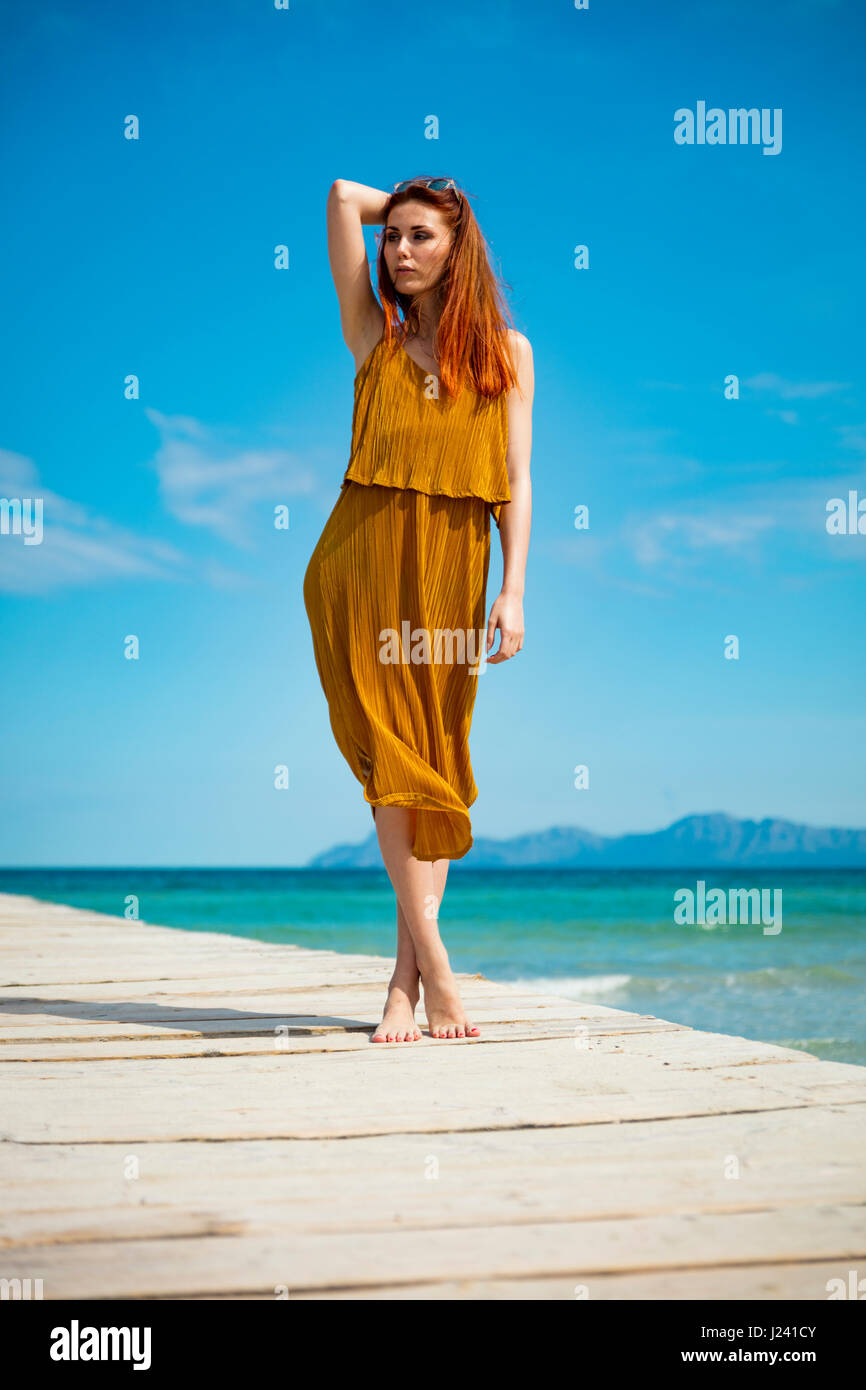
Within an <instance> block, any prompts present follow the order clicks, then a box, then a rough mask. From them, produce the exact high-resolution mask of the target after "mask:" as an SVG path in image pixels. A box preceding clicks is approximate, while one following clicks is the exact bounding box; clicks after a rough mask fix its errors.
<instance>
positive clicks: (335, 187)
mask: <svg viewBox="0 0 866 1390" xmlns="http://www.w3.org/2000/svg"><path fill="white" fill-rule="evenodd" d="M347 190H348V180H347V179H334V182H333V183H332V184H331V187H330V188H329V189H328V202H329V203H341V202H342V201H343V199H344V198H345V197H346V193H347Z"/></svg>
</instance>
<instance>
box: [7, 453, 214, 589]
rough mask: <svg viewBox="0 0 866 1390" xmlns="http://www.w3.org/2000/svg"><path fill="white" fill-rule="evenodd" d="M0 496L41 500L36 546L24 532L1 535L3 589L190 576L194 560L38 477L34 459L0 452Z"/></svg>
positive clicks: (169, 578)
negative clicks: (54, 489) (26, 539)
mask: <svg viewBox="0 0 866 1390" xmlns="http://www.w3.org/2000/svg"><path fill="white" fill-rule="evenodd" d="M0 496H2V497H7V498H10V499H11V498H28V497H29V498H33V499H36V498H41V499H42V511H43V535H42V541H41V543H40V544H38V545H25V543H24V539H23V537H21V536H15V535H5V536H0V590H4V591H5V592H7V593H18V594H32V593H44V592H47V591H50V590H52V589H59V588H64V587H66V586H67V585H78V584H97V583H100V582H104V581H105V580H111V579H130V578H139V579H168V580H178V579H188V578H191V577H192V571H191V566H190V562H189V560H188V559H187V557H186V556H185V555H183V554H182V552H181V551H179V550H178V549H177V548H176V547H175V546H172V545H168V544H167V543H166V542H165V541H161V540H152V539H150V538H149V537H147V536H140V535H136V533H135V532H134V531H131V530H129V529H128V528H127V527H125V526H119V525H117V524H116V523H115V522H113V521H109V520H108V519H107V518H106V517H103V516H100V515H98V513H96V512H93V511H91V510H90V509H89V508H88V507H85V506H82V505H81V504H80V503H79V502H74V501H72V500H71V499H70V498H68V497H63V496H62V495H61V494H60V493H57V492H52V491H51V490H50V489H49V488H46V487H44V486H43V484H42V483H41V482H40V480H39V471H38V469H37V468H36V466H35V465H34V463H33V461H32V459H29V458H25V457H24V455H22V454H14V453H11V452H10V451H8V450H0Z"/></svg>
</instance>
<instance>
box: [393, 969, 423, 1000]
mask: <svg viewBox="0 0 866 1390" xmlns="http://www.w3.org/2000/svg"><path fill="white" fill-rule="evenodd" d="M392 989H399V990H402V992H403V993H404V994H406V995H408V996H409V998H410V999H415V1000H417V998H418V995H419V992H420V977H419V975H418V974H417V972H416V973H415V975H414V977H413V975H412V973H411V972H410V971H408V970H407V971H397V970H395V971H394V974H393V975H392V976H391V978H390V980H389V981H388V993H389V994H390V992H391V990H392Z"/></svg>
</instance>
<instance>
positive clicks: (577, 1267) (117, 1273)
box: [3, 1205, 866, 1299]
mask: <svg viewBox="0 0 866 1390" xmlns="http://www.w3.org/2000/svg"><path fill="white" fill-rule="evenodd" d="M816 1215H817V1213H816V1211H815V1209H814V1208H811V1207H807V1208H799V1209H798V1208H789V1209H786V1210H785V1212H784V1214H783V1215H782V1217H781V1218H780V1214H779V1213H778V1212H776V1211H759V1212H733V1213H730V1212H725V1213H723V1214H721V1215H714V1214H710V1215H698V1216H696V1215H693V1214H691V1213H687V1214H684V1215H670V1214H665V1215H664V1216H661V1217H652V1216H650V1217H639V1218H632V1219H630V1220H629V1221H628V1222H623V1221H620V1220H615V1221H584V1222H571V1221H556V1222H548V1223H538V1224H529V1225H523V1224H520V1225H510V1224H509V1225H505V1226H485V1227H484V1228H483V1239H480V1238H478V1236H479V1234H480V1233H476V1232H475V1231H473V1230H472V1229H471V1228H464V1229H463V1231H462V1233H461V1235H462V1238H458V1233H457V1232H455V1231H453V1230H425V1231H423V1233H419V1232H417V1231H376V1232H365V1233H361V1234H359V1233H356V1232H351V1233H349V1234H348V1235H347V1234H344V1233H339V1234H330V1233H317V1234H307V1233H305V1232H303V1231H297V1230H294V1231H291V1232H287V1233H286V1234H284V1235H276V1236H274V1235H271V1236H246V1235H243V1234H237V1235H235V1234H232V1235H220V1234H213V1235H208V1236H205V1237H193V1238H189V1237H183V1236H181V1237H178V1238H176V1239H171V1240H162V1239H153V1240H150V1239H149V1240H136V1241H135V1242H123V1241H97V1242H94V1243H81V1244H68V1245H64V1244H60V1245H52V1246H47V1245H37V1246H18V1247H14V1248H11V1249H8V1250H4V1252H3V1265H4V1269H5V1270H6V1271H7V1274H6V1277H7V1278H41V1279H43V1281H44V1293H45V1297H46V1298H48V1299H56V1298H69V1297H73V1296H74V1297H78V1298H105V1297H107V1296H109V1294H110V1296H111V1297H114V1298H143V1297H152V1298H165V1297H168V1296H171V1295H176V1294H185V1293H230V1292H265V1291H266V1290H271V1291H273V1290H274V1289H275V1288H278V1287H281V1286H284V1287H285V1288H286V1289H287V1290H288V1293H289V1296H290V1297H291V1296H292V1294H293V1293H295V1292H301V1291H310V1290H314V1289H330V1288H337V1289H339V1288H341V1287H342V1288H345V1287H349V1286H354V1287H361V1288H363V1287H365V1286H366V1287H371V1286H372V1287H385V1286H391V1287H399V1286H400V1285H401V1284H406V1283H417V1282H418V1278H419V1274H421V1273H422V1271H423V1276H424V1278H425V1279H426V1280H428V1281H430V1280H433V1281H437V1280H445V1279H453V1277H454V1265H455V1261H458V1262H459V1266H460V1271H461V1274H462V1276H463V1277H464V1278H466V1279H491V1278H502V1277H503V1276H505V1277H510V1278H513V1277H515V1276H519V1277H524V1278H526V1277H530V1278H532V1277H537V1276H539V1275H557V1274H558V1275H567V1276H568V1277H569V1278H570V1279H573V1280H574V1281H575V1282H582V1283H583V1282H587V1281H588V1280H591V1279H592V1277H593V1276H595V1275H597V1274H607V1273H612V1272H614V1271H618V1272H620V1273H624V1272H626V1271H649V1270H659V1269H665V1268H672V1267H678V1268H682V1267H683V1266H688V1267H691V1268H695V1269H700V1268H708V1267H718V1266H725V1265H743V1264H748V1263H750V1262H762V1263H770V1262H772V1263H778V1262H782V1261H784V1262H787V1263H802V1262H803V1261H806V1260H822V1261H828V1260H834V1261H835V1260H838V1261H841V1262H847V1261H850V1260H856V1259H862V1258H863V1256H864V1253H866V1211H864V1208H863V1207H850V1206H848V1207H846V1206H835V1205H827V1206H822V1207H821V1209H820V1220H817V1219H816ZM846 1269H847V1265H846Z"/></svg>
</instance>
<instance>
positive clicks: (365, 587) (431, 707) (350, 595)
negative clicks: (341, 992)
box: [304, 177, 534, 1042]
mask: <svg viewBox="0 0 866 1390" xmlns="http://www.w3.org/2000/svg"><path fill="white" fill-rule="evenodd" d="M327 213H328V252H329V257H330V262H331V271H332V274H333V277H334V283H335V286H336V289H337V296H338V298H339V302H340V317H341V322H342V329H343V337H344V339H345V341H346V344H347V346H348V348H349V350H350V352H351V353H352V355H353V357H354V359H355V367H356V371H357V375H356V377H355V406H354V414H353V420H352V453H351V458H350V461H349V466H348V467H347V469H346V473H345V476H344V479H343V484H342V488H341V492H340V496H339V498H338V500H337V504H336V506H335V507H334V510H333V512H332V513H331V516H330V517H329V519H328V521H327V523H326V525H325V529H324V531H323V532H322V535H321V537H320V539H319V542H318V544H317V546H316V549H315V551H314V552H313V555H312V558H311V559H310V563H309V566H308V568H307V572H306V575H305V577H304V603H305V605H306V609H307V615H308V618H309V621H310V628H311V631H312V635H313V648H314V652H315V658H316V665H317V668H318V672H319V677H320V679H321V682H322V686H323V689H324V691H325V695H326V697H327V700H328V706H329V712H330V720H331V727H332V729H333V732H334V736H335V738H336V740H337V744H338V746H339V748H340V750H341V752H342V753H343V755H344V757H345V758H346V760H347V762H348V764H349V766H350V767H351V769H352V771H353V772H354V774H355V776H356V777H357V778H358V780H359V781H360V782H361V783H362V784H363V785H364V797H365V800H366V801H367V802H369V804H370V805H371V807H372V812H373V818H374V821H375V825H376V832H377V835H378V839H379V846H380V849H381V852H382V858H383V860H384V862H385V867H386V869H387V871H388V876H389V878H390V880H391V884H392V887H393V888H394V893H395V895H396V899H397V960H396V964H395V967H394V973H393V975H392V977H391V981H390V984H389V989H388V998H387V1002H386V1006H385V1012H384V1015H383V1018H382V1022H381V1023H380V1025H379V1027H378V1028H377V1030H376V1032H375V1034H374V1035H373V1041H374V1042H414V1041H416V1040H418V1039H420V1037H421V1033H420V1030H419V1028H418V1026H417V1024H416V1022H415V1007H416V1005H417V1003H418V999H419V984H421V983H423V986H424V1006H425V1011H426V1014H427V1023H428V1027H429V1030H430V1034H431V1036H432V1037H434V1038H464V1037H470V1036H471V1037H476V1036H477V1035H478V1033H479V1029H478V1028H477V1027H475V1026H474V1025H473V1024H472V1023H471V1022H470V1021H469V1020H468V1019H467V1017H466V1014H465V1010H464V1008H463V1004H462V1002H461V999H460V995H459V992H458V989H457V983H456V981H455V979H454V975H453V974H452V971H451V967H450V965H449V962H448V953H447V952H446V950H445V947H444V945H443V943H442V939H441V937H440V935H439V928H438V924H437V917H438V911H439V906H440V904H441V902H442V896H443V894H444V891H445V881H446V877H447V874H448V866H449V864H450V861H451V860H452V859H460V858H462V857H463V855H465V854H466V853H467V851H468V850H469V849H470V848H471V846H472V833H471V825H470V820H469V813H468V807H469V806H471V805H472V803H473V801H474V800H475V798H476V796H477V795H478V789H477V787H476V786H475V782H474V779H473V776H472V767H471V764H470V761H469V749H468V736H469V727H470V724H471V719H472V709H473V705H474V701H475V693H476V690H477V680H478V660H479V658H481V659H483V655H484V653H483V652H482V644H483V642H484V639H485V636H486V651H490V648H491V647H492V645H493V642H494V638H495V633H496V631H497V630H498V631H499V634H500V639H499V648H498V650H497V651H495V652H494V653H493V654H492V655H491V656H490V657H489V664H490V665H494V664H496V663H498V662H502V661H508V660H510V658H511V657H513V656H514V654H515V653H516V652H518V651H520V649H521V648H522V646H523V583H524V573H525V569H526V556H527V550H528V547H529V527H530V511H531V493H530V481H529V455H530V444H531V411H532V396H533V387H534V382H533V367H532V351H531V348H530V345H529V343H528V341H527V339H526V338H524V337H523V336H522V335H521V334H520V333H516V332H514V331H513V330H509V329H508V328H507V324H506V320H505V311H504V309H503V304H502V298H501V295H500V293H499V289H498V286H497V282H496V280H495V277H494V275H493V272H492V270H491V268H490V263H489V260H488V256H487V251H486V247H485V243H484V238H483V236H482V234H481V231H480V228H479V226H478V223H477V222H476V220H475V216H474V214H473V212H472V210H471V208H470V206H469V201H468V198H467V196H466V194H465V193H463V192H462V191H461V190H459V189H458V188H457V186H456V184H455V183H454V180H453V179H433V178H427V177H424V178H417V179H410V180H407V181H406V182H405V183H402V184H398V185H397V186H396V188H395V190H394V191H393V192H392V193H390V194H389V193H385V192H382V191H381V190H380V189H377V188H369V187H367V186H365V185H364V184H359V183H350V182H348V181H346V180H344V179H338V180H337V182H336V183H335V184H334V185H333V187H332V188H331V190H330V193H329V196H328V210H327ZM380 223H383V224H384V233H383V235H382V238H381V240H380V245H379V255H378V281H379V293H380V297H381V302H382V303H381V306H380V304H379V302H378V301H377V299H376V296H375V295H374V293H373V288H372V285H371V283H370V275H369V270H368V266H367V255H366V250H365V246H364V234H363V230H362V227H363V225H364V224H368V225H369V224H374V225H378V224H380ZM399 311H402V314H403V319H402V322H401V320H400V317H399ZM491 513H492V515H493V516H494V519H495V521H496V523H497V526H498V528H499V532H500V537H501V540H502V552H503V558H504V576H503V586H502V591H501V593H500V594H499V596H498V598H497V599H496V601H495V603H494V604H493V607H492V609H491V612H490V617H489V620H488V622H487V624H486V628H485V622H484V614H485V596H486V586H487V573H488V565H489V558H490V515H491ZM473 666H474V669H473Z"/></svg>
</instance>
